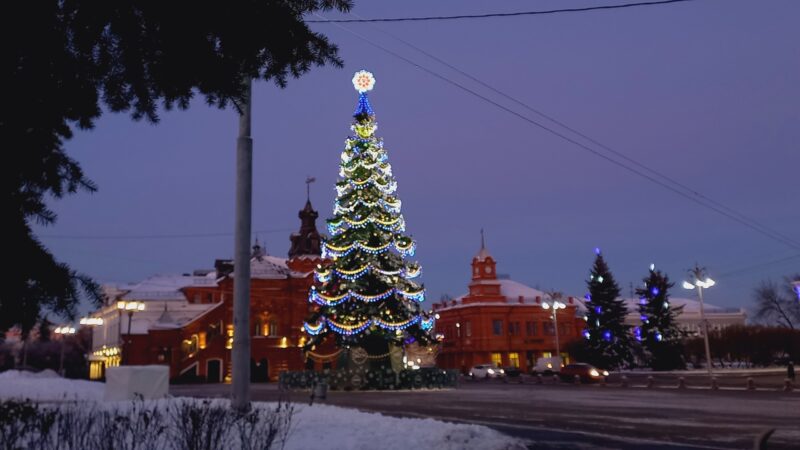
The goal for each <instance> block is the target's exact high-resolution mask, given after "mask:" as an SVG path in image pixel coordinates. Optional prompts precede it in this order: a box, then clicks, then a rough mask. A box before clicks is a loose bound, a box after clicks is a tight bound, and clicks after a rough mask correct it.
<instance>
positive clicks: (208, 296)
mask: <svg viewBox="0 0 800 450" xmlns="http://www.w3.org/2000/svg"><path fill="white" fill-rule="evenodd" d="M206 302H208V303H214V294H212V293H211V292H209V293H208V294H206Z"/></svg>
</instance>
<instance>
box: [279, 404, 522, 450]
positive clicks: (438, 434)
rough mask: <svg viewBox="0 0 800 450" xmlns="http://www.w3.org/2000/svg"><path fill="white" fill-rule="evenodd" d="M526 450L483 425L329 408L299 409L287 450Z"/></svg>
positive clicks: (293, 421)
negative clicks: (379, 449) (376, 449)
mask: <svg viewBox="0 0 800 450" xmlns="http://www.w3.org/2000/svg"><path fill="white" fill-rule="evenodd" d="M314 448H327V449H352V450H361V449H364V450H367V449H370V450H371V449H375V448H381V449H385V450H407V449H409V448H410V449H429V448H431V449H433V448H435V449H437V450H460V449H466V448H480V449H497V450H499V449H524V448H525V446H524V445H522V443H521V442H520V441H518V440H517V439H514V438H512V437H510V436H506V435H504V434H502V433H500V432H498V431H495V430H492V429H491V428H488V427H485V426H481V425H464V424H454V423H449V422H442V421H439V420H433V419H407V418H402V419H400V418H395V417H387V416H384V415H382V414H375V413H365V412H360V411H356V410H353V409H347V408H340V407H336V406H328V405H314V406H305V405H304V406H300V405H297V406H295V415H294V417H293V418H292V431H291V434H290V435H289V439H288V441H287V443H286V450H304V449H314Z"/></svg>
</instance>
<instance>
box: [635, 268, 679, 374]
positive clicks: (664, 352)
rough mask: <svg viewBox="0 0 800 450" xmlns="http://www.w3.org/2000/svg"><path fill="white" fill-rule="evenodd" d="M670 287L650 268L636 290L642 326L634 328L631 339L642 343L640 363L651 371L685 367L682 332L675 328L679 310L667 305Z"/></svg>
mask: <svg viewBox="0 0 800 450" xmlns="http://www.w3.org/2000/svg"><path fill="white" fill-rule="evenodd" d="M673 286H674V283H670V281H669V277H667V275H666V274H664V273H661V271H660V270H655V266H654V265H650V273H649V274H648V275H647V276H646V277H645V278H644V287H642V288H639V289H637V290H636V295H638V296H639V314H640V315H641V319H642V325H641V326H640V327H636V328H635V329H634V336H636V339H637V340H639V341H640V342H641V343H642V347H643V350H644V362H645V363H646V364H647V365H648V366H650V367H651V368H652V369H653V370H675V369H684V368H686V362H685V361H684V358H683V344H682V339H683V337H684V333H683V332H682V331H681V330H680V329H679V328H678V325H677V316H678V315H679V314H680V313H681V312H682V311H683V307H682V306H680V307H678V306H672V305H670V303H669V289H670V288H671V287H673Z"/></svg>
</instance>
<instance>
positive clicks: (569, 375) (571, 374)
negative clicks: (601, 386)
mask: <svg viewBox="0 0 800 450" xmlns="http://www.w3.org/2000/svg"><path fill="white" fill-rule="evenodd" d="M575 375H577V376H579V377H580V378H581V382H582V383H590V382H593V381H600V380H602V379H603V378H604V377H607V376H608V371H605V370H601V369H598V368H597V367H595V366H593V365H591V364H586V363H575V364H567V365H566V366H564V367H562V368H561V372H559V374H558V376H559V377H561V379H562V380H563V381H573V380H574V379H575Z"/></svg>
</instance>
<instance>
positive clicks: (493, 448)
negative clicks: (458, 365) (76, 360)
mask: <svg viewBox="0 0 800 450" xmlns="http://www.w3.org/2000/svg"><path fill="white" fill-rule="evenodd" d="M104 388H105V384H104V383H100V382H93V381H83V380H68V379H63V378H61V377H59V376H58V374H56V373H55V372H53V371H45V372H40V373H31V372H20V371H8V372H3V373H0V400H2V399H18V400H19V399H26V398H27V399H31V400H36V401H40V402H63V401H70V402H71V401H76V400H77V401H86V408H82V409H84V410H86V411H88V410H94V411H103V410H109V409H116V410H120V411H125V410H127V409H129V408H131V409H135V408H132V407H133V406H134V405H133V403H132V402H99V400H102V398H103V390H104ZM185 402H194V403H196V404H198V405H199V404H201V403H203V402H204V400H202V399H190V398H168V399H163V400H156V401H154V402H146V403H145V405H151V406H155V407H158V408H159V409H163V410H166V409H168V407H169V406H170V405H176V404H180V403H185ZM205 402H206V404H211V405H224V406H225V407H227V405H228V402H227V400H221V399H216V400H211V401H208V400H206V401H205ZM275 406H276V404H275V403H255V404H254V407H255V408H259V409H262V408H264V409H274V408H275ZM374 448H381V449H385V450H395V449H396V450H401V449H402V450H407V449H409V448H412V449H429V448H435V449H437V450H460V449H466V448H481V449H488V450H518V449H524V448H525V446H524V445H523V444H522V442H521V441H519V440H518V439H515V438H512V437H510V436H507V435H504V434H502V433H500V432H498V431H495V430H492V429H491V428H488V427H485V426H481V425H467V424H454V423H449V422H442V421H439V420H433V419H416V418H396V417H389V416H384V415H382V414H377V413H367V412H361V411H357V410H355V409H349V408H341V407H337V406H329V405H314V406H308V405H303V404H295V405H294V415H293V416H292V419H291V428H290V432H289V435H288V439H287V441H286V446H285V450H306V449H325V450H338V449H353V450H361V449H364V450H366V449H374Z"/></svg>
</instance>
